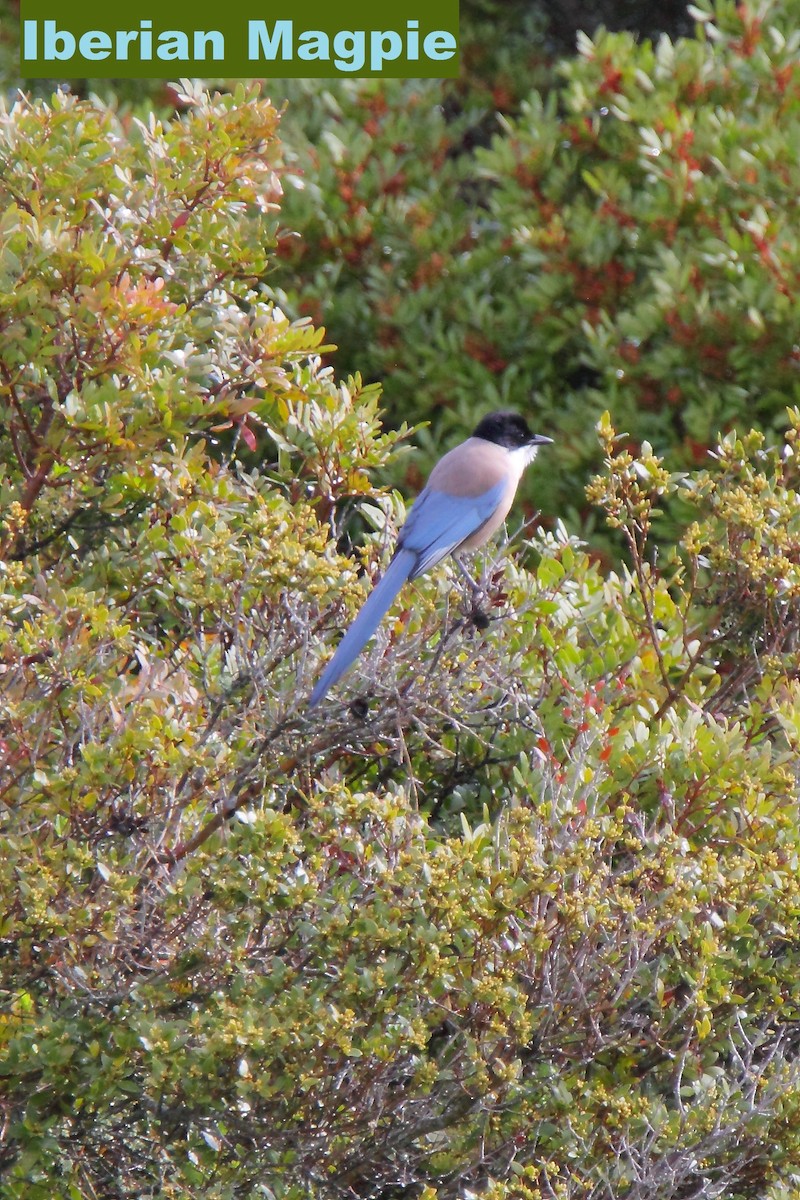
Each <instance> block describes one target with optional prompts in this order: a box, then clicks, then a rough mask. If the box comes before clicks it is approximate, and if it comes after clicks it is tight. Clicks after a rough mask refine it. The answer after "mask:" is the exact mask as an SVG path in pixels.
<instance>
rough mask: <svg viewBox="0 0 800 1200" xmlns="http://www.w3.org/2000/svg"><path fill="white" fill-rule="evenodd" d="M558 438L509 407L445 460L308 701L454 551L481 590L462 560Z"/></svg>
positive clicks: (492, 528) (321, 693) (498, 520)
mask: <svg viewBox="0 0 800 1200" xmlns="http://www.w3.org/2000/svg"><path fill="white" fill-rule="evenodd" d="M552 441H553V439H552V438H549V437H544V435H542V434H538V433H531V430H530V429H529V427H528V424H527V422H526V420H525V418H524V417H522V416H521V415H520V414H519V413H517V412H513V411H511V410H509V409H502V410H500V411H498V412H491V413H489V414H488V415H487V416H485V417H483V418H482V420H481V421H479V422H478V425H477V426H476V428H475V430H474V431H473V433H472V435H471V437H468V438H467V439H466V441H464V442H461V444H460V445H458V446H456V447H455V448H454V449H452V450H450V451H449V452H448V453H447V454H445V455H444V456H443V457H442V458H440V459H439V461H438V463H437V464H436V466H435V467H434V468H433V470H432V471H431V474H430V477H429V479H428V482H427V484H426V485H425V487H424V488H423V490H422V491H421V492H420V494H419V496H418V497H417V499H416V500H415V502H414V504H413V506H412V508H411V511H410V513H409V515H408V518H407V519H406V522H405V524H404V525H403V526H402V528H401V530H400V533H399V535H398V538H397V545H396V547H395V551H394V554H393V555H392V558H391V560H390V562H389V565H388V566H387V568H386V570H385V572H384V573H383V576H382V577H381V579H380V580H379V581H378V583H376V585H375V587H374V588H373V589H372V591H371V592H370V594H369V596H368V597H367V599H366V600H365V602H364V604H363V606H362V608H361V611H360V612H359V614H358V616H357V617H356V618H355V620H354V621H353V623H352V624H351V626H350V628H349V629H348V630H347V633H346V634H345V635H344V637H343V638H342V640H341V641H340V643H339V645H338V647H337V649H336V652H335V654H334V656H333V658H332V659H331V660H330V662H329V663H328V665H327V666H326V668H325V670H324V671H323V672H322V674H321V675H320V677H319V679H318V681H317V683H316V684H315V686H314V689H313V691H312V692H311V695H310V696H309V699H308V707H309V708H314V707H315V706H316V705H317V704H319V703H320V701H321V700H323V699H324V698H325V696H326V695H327V694H328V692H329V691H330V689H331V688H332V687H333V686H334V685H335V684H336V683H337V682H338V681H339V680H340V679H341V677H342V676H343V675H344V673H345V671H347V670H348V669H349V668H350V667H351V666H352V665H353V663H354V662H355V660H356V659H357V658H358V656H359V654H360V653H361V651H362V650H363V649H364V646H365V645H366V644H367V642H368V641H369V640H370V638H371V637H372V635H373V634H374V633H375V631H376V630H377V628H378V626H379V625H380V623H381V621H382V620H383V618H384V616H385V615H386V613H387V611H388V609H389V608H390V607H391V604H392V601H393V600H394V598H395V596H396V595H397V594H398V592H399V591H400V589H401V587H402V586H403V584H404V583H406V582H408V581H409V580H411V579H416V578H417V576H419V575H422V573H423V572H424V571H429V570H430V569H431V567H434V566H436V564H437V563H439V562H441V561H442V559H443V558H446V557H447V555H448V554H452V555H453V557H454V559H455V562H456V565H457V566H458V568H459V570H460V571H461V573H462V574H463V575H464V576H465V577H466V578H467V580H468V581H469V583H470V586H471V587H472V588H473V591H475V592H478V591H480V588H479V587H478V585H477V584H476V583H475V582H474V581H473V580H472V578H471V576H470V575H469V572H468V571H467V569H466V567H465V566H464V564H463V563H462V562H461V560H460V558H459V554H460V553H461V551H464V550H474V549H476V548H477V547H478V546H482V545H483V544H484V542H486V541H488V539H489V538H490V537H491V536H492V534H493V533H495V532H496V531H497V530H498V529H499V528H500V526H501V525H502V523H503V521H504V520H505V519H506V516H507V515H508V512H509V510H510V508H511V505H512V503H513V501H514V496H515V495H516V491H517V486H518V484H519V481H520V479H521V478H522V474H523V471H524V470H525V468H526V467H527V466H528V465H529V464H530V463H532V462H533V460H534V459H535V458H536V455H537V453H538V451H539V447H540V446H544V445H551V444H552Z"/></svg>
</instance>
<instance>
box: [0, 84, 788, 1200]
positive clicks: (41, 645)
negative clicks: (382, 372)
mask: <svg viewBox="0 0 800 1200" xmlns="http://www.w3.org/2000/svg"><path fill="white" fill-rule="evenodd" d="M185 103H186V112H185V114H184V115H183V116H182V117H180V118H176V119H173V120H169V121H165V122H164V124H163V125H161V124H159V123H158V122H157V121H155V120H153V122H152V123H151V124H150V125H147V124H143V125H142V124H137V123H136V122H130V123H128V122H124V121H121V120H120V119H119V118H117V117H116V116H115V115H114V114H113V113H112V112H110V111H108V110H107V109H106V108H104V107H103V106H102V105H99V104H96V103H78V102H77V101H75V100H74V99H69V98H64V97H61V98H59V99H57V100H56V101H54V102H53V104H52V105H45V104H43V103H36V104H28V103H25V102H20V103H19V104H17V105H16V106H15V107H14V108H13V109H12V110H11V111H10V112H6V113H4V114H3V117H2V121H0V146H1V147H2V154H3V159H4V168H5V169H4V171H3V173H2V176H0V267H1V268H2V270H3V272H4V276H3V289H2V292H3V302H2V320H3V338H2V341H1V342H0V402H1V403H2V418H1V419H2V422H3V428H4V437H3V439H2V441H0V448H1V449H2V470H3V475H2V489H3V490H2V501H3V513H4V517H3V520H4V524H3V535H2V537H3V540H2V547H1V549H2V560H1V561H0V568H1V570H2V575H1V576H0V578H1V579H2V589H1V590H0V614H1V616H0V621H1V623H0V671H2V676H0V678H2V688H0V752H2V755H3V764H4V769H3V776H2V783H1V784H0V788H1V790H0V796H1V797H2V808H0V894H2V895H3V897H4V905H3V909H2V912H0V951H1V952H2V964H3V969H2V975H0V1077H2V1087H1V1088H0V1095H1V1096H2V1100H1V1103H2V1111H3V1123H2V1133H1V1134H0V1137H1V1138H2V1142H0V1156H1V1158H0V1161H1V1162H2V1167H3V1170H4V1178H3V1191H4V1195H7V1196H8V1197H9V1198H10V1200H14V1198H19V1200H35V1198H36V1197H42V1198H43V1200H45V1198H46V1200H51V1198H52V1197H62V1196H63V1197H68V1198H70V1200H83V1198H86V1200H88V1198H89V1197H95V1196H98V1195H102V1196H105V1197H108V1198H112V1197H113V1198H117V1197H119V1198H122V1197H134V1196H135V1197H159V1198H161V1197H175V1198H176V1200H177V1198H178V1197H180V1198H181V1200H183V1198H184V1197H186V1196H187V1195H191V1196H197V1197H203V1198H204V1200H212V1198H215V1200H222V1198H226V1200H227V1198H230V1200H233V1198H234V1197H242V1196H248V1197H249V1196H265V1197H273V1196H274V1197H282V1198H284V1200H300V1198H301V1197H303V1198H305V1197H316V1198H318V1200H334V1198H338V1197H341V1198H342V1200H344V1197H350V1198H352V1197H353V1196H361V1197H372V1198H374V1200H378V1198H379V1197H380V1198H382V1200H388V1198H389V1197H390V1196H397V1195H398V1194H403V1195H405V1196H408V1197H419V1198H420V1200H423V1198H424V1200H435V1197H440V1198H441V1200H447V1198H452V1200H456V1198H457V1197H458V1198H461V1197H467V1196H470V1195H475V1194H480V1195H483V1196H486V1197H493V1198H494V1200H517V1198H521V1200H539V1198H541V1197H552V1196H554V1195H555V1196H558V1197H565V1198H574V1200H579V1198H580V1200H585V1198H587V1197H594V1198H596V1200H599V1198H600V1197H611V1196H627V1197H631V1198H632V1197H642V1198H643V1197H645V1196H653V1195H657V1196H658V1197H659V1198H660V1200H662V1198H663V1200H679V1198H680V1200H685V1198H686V1197H690V1196H695V1197H700V1196H702V1197H711V1196H724V1197H726V1198H728V1200H756V1198H758V1200H783V1198H784V1197H786V1196H789V1195H791V1194H792V1190H793V1189H796V1163H797V1161H798V1151H799V1149H800V1147H798V1129H799V1128H800V1125H799V1124H798V1115H799V1114H798V1101H799V1100H800V1086H799V1084H798V1076H797V1065H796V1064H797V1044H796V1023H797V1009H798V999H800V997H798V978H799V977H800V976H799V974H798V950H797V947H798V944H800V938H799V937H798V925H796V922H800V885H798V876H797V861H798V854H799V853H800V844H799V838H800V835H798V828H797V821H796V812H797V802H798V795H797V791H798V778H797V771H796V761H797V753H798V748H800V747H799V746H798V741H799V739H800V716H799V715H798V714H800V687H799V685H798V667H799V666H800V662H799V661H798V650H797V646H798V632H799V630H800V606H799V605H798V594H799V593H800V579H798V577H797V572H798V566H797V564H798V563H799V562H800V521H799V520H798V516H797V513H798V506H797V494H798V484H799V483H800V480H798V474H797V473H798V465H797V463H798V460H797V457H796V454H795V450H796V446H797V435H798V430H799V429H800V417H799V416H798V413H797V412H796V411H791V412H790V413H789V418H788V423H789V429H788V433H787V436H786V440H785V442H784V443H782V444H779V445H776V446H773V445H771V444H769V443H768V442H765V440H764V438H763V437H762V435H760V434H758V433H753V434H750V435H748V436H747V437H745V438H738V439H737V438H736V437H735V436H733V435H728V436H727V437H726V438H725V439H724V440H723V441H722V442H721V443H720V445H719V446H718V447H717V449H716V452H715V453H716V457H715V458H714V459H713V460H710V461H709V464H708V466H707V467H706V468H705V469H703V470H697V471H693V472H690V473H687V474H685V475H684V474H680V473H670V472H668V471H667V470H666V468H665V466H664V463H663V461H662V460H661V459H660V458H659V457H658V456H656V455H655V454H654V453H653V451H652V450H651V448H650V447H649V446H647V445H643V446H642V447H641V451H640V452H639V453H636V454H634V453H632V452H631V449H630V448H629V447H628V446H627V444H626V441H625V439H624V438H622V439H620V438H619V437H617V435H616V434H615V432H614V430H613V429H612V427H611V423H610V420H609V419H602V420H601V421H600V422H599V433H600V446H601V454H602V455H603V456H604V463H605V465H604V468H603V470H602V472H601V473H600V474H599V475H598V477H597V478H596V479H595V480H594V481H593V483H592V485H591V489H590V497H591V500H592V502H593V503H594V504H596V505H598V506H599V507H600V511H604V512H605V514H606V517H607V519H608V520H609V522H610V523H611V524H612V526H613V528H614V529H615V531H616V535H617V536H619V537H622V538H623V540H624V541H625V543H626V546H627V551H628V559H629V566H628V567H625V568H620V569H619V570H618V571H617V572H616V573H605V574H604V573H603V572H601V570H600V569H599V567H598V565H597V563H596V562H595V561H593V560H592V559H591V558H590V556H589V555H588V553H587V551H586V549H585V548H584V547H583V546H582V545H581V544H580V543H579V542H577V540H576V539H575V537H574V536H571V535H569V534H568V533H567V531H566V529H565V527H564V526H563V525H562V524H555V525H554V527H553V529H552V530H550V531H549V532H540V533H538V534H537V535H536V536H535V538H534V539H533V540H532V544H531V545H530V546H529V547H528V553H527V554H526V556H525V560H524V562H523V560H522V558H521V557H519V556H517V555H515V554H514V553H513V552H509V550H508V548H507V547H505V546H501V547H500V548H499V549H498V548H494V549H491V550H490V551H488V552H487V554H486V555H485V556H484V559H483V563H482V565H483V568H484V572H485V578H486V580H487V590H488V602H487V615H488V618H489V620H488V625H487V627H486V628H479V627H478V625H480V626H483V625H486V624H487V623H486V622H479V623H478V624H477V625H476V623H475V621H474V619H473V616H472V614H471V611H470V606H469V605H465V604H464V601H463V599H462V598H461V597H460V596H459V594H458V591H457V588H456V586H455V584H456V580H455V578H454V572H452V571H451V570H450V569H449V568H448V567H443V568H441V569H439V570H437V571H436V572H434V573H433V574H432V575H431V576H430V577H428V578H425V579H423V580H421V581H420V582H419V583H417V584H415V585H414V586H413V587H409V588H408V589H406V591H404V593H403V595H402V598H401V602H400V603H399V604H398V605H397V606H396V608H395V610H394V612H393V614H392V615H391V616H390V618H389V619H387V621H386V622H385V624H384V627H383V629H382V631H381V633H380V635H379V637H378V638H377V639H376V644H375V645H374V646H373V647H371V648H370V649H369V650H368V652H367V653H366V654H365V655H364V657H363V659H362V660H361V663H360V664H359V668H358V670H357V671H355V672H353V674H352V675H351V676H350V677H349V678H348V680H347V681H345V682H344V683H343V684H342V687H341V688H340V689H339V690H338V691H337V693H336V695H335V696H334V697H333V698H332V699H331V700H330V701H329V702H327V703H326V705H325V707H324V708H323V709H322V710H316V711H315V712H314V714H313V717H309V716H308V715H307V713H306V710H305V708H304V699H305V697H306V696H307V694H308V690H309V688H310V685H311V682H312V680H313V679H314V678H315V677H316V674H317V672H318V670H319V669H320V666H321V664H322V662H323V660H324V659H325V658H326V656H327V655H328V654H329V653H330V650H331V648H332V643H333V641H334V639H335V634H336V630H337V628H338V627H341V625H342V624H343V623H344V622H346V621H347V620H348V619H349V617H350V616H351V615H352V614H353V613H354V612H355V611H356V609H357V607H358V605H359V604H360V603H361V601H362V599H363V596H364V594H365V592H366V589H367V587H368V579H367V578H366V576H368V575H371V574H372V573H373V572H375V571H376V570H377V569H379V566H380V562H381V560H382V558H383V554H384V549H385V545H386V542H387V541H388V540H390V538H391V535H392V533H393V529H394V527H395V526H396V525H397V523H399V521H401V520H402V517H403V507H404V506H403V501H402V499H401V497H400V496H399V495H398V494H396V493H389V492H387V491H386V490H381V489H380V488H378V487H377V486H375V485H373V484H372V483H371V482H370V479H369V474H368V473H369V472H375V473H376V474H377V475H383V474H385V472H386V470H387V464H388V461H389V458H390V456H391V455H392V453H393V452H394V450H395V449H396V446H397V442H398V435H396V434H392V433H382V432H381V430H380V426H379V421H378V391H377V389H376V388H375V387H372V388H365V387H363V385H362V384H361V382H360V380H359V379H358V378H357V377H353V378H351V379H350V380H348V381H347V382H346V383H338V384H337V383H336V381H335V379H334V377H333V373H332V371H331V370H330V368H328V367H325V366H323V365H322V363H321V361H320V358H319V354H320V353H321V343H322V340H323V334H322V331H321V330H319V329H315V328H314V327H312V326H311V325H310V324H308V323H303V324H299V325H298V324H291V323H290V322H289V321H287V319H286V318H285V317H284V316H283V315H282V313H281V312H280V311H278V310H276V309H275V308H274V307H273V306H272V304H271V303H270V301H269V300H268V298H266V297H265V295H264V293H263V292H262V291H260V290H259V287H260V285H259V280H260V279H261V278H262V277H263V276H264V274H265V272H268V271H269V270H270V268H271V266H272V263H273V262H274V255H275V246H276V242H275V236H276V235H275V223H276V216H275V212H274V209H275V205H276V204H277V203H278V202H279V185H280V180H281V170H282V168H281V165H280V161H279V156H278V147H277V142H276V138H275V129H276V114H275V111H274V109H273V108H272V107H271V106H270V105H269V104H268V103H266V102H264V101H263V100H260V99H259V98H258V96H257V95H256V94H255V93H251V94H248V93H246V92H245V91H243V90H242V91H240V92H239V93H238V94H237V95H234V96H228V97H222V98H220V97H216V98H213V99H210V98H209V97H207V96H205V95H204V94H203V93H202V92H200V91H197V92H196V93H195V94H194V95H191V96H187V100H186V102H185ZM365 350H366V347H365ZM266 430H269V434H270V437H269V439H267V437H266V436H265V431H266ZM254 443H255V445H256V446H258V445H259V444H260V446H261V448H262V450H263V451H264V461H263V462H262V463H260V464H259V466H258V467H257V468H253V467H252V466H249V467H245V466H243V465H242V462H241V461H240V458H239V457H238V455H239V454H240V452H242V451H244V450H245V449H246V450H247V451H248V457H250V456H251V455H252V446H253V444H254ZM269 447H274V448H275V449H273V450H270V449H269ZM250 461H251V462H252V458H250ZM542 474H543V475H544V474H546V473H545V472H542ZM665 504H672V505H673V511H674V512H676V513H677V512H688V513H690V514H691V516H690V517H687V518H686V521H685V529H684V530H683V532H682V535H681V538H680V539H679V542H678V545H677V547H676V549H675V550H674V552H670V550H669V548H668V547H658V549H659V551H660V553H659V556H658V562H659V570H658V571H657V570H656V568H655V566H654V565H653V564H654V560H655V557H656V549H657V547H656V545H655V543H654V539H653V528H654V521H655V520H657V519H658V513H657V508H658V507H659V506H661V505H665ZM354 511H356V512H358V514H359V515H360V516H361V518H362V519H363V522H364V524H365V525H366V526H367V527H368V529H369V532H368V533H367V534H366V536H365V537H364V539H363V545H362V548H361V551H360V562H356V561H355V560H354V559H353V557H351V556H349V555H343V554H342V553H341V552H340V551H339V549H337V545H338V543H339V541H340V539H339V538H338V537H333V536H331V532H332V531H333V533H334V534H336V535H338V534H340V533H342V532H343V531H344V527H345V526H346V525H347V523H348V521H349V518H350V516H351V515H352V514H353V512H354ZM526 563H527V565H525V564H526ZM359 567H360V568H361V570H360V571H359ZM353 700H356V701H358V703H355V704H353V703H351V702H352V701H353Z"/></svg>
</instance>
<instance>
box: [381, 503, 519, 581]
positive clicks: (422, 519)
mask: <svg viewBox="0 0 800 1200" xmlns="http://www.w3.org/2000/svg"><path fill="white" fill-rule="evenodd" d="M506 486H507V484H506V481H505V480H504V479H503V480H500V482H499V483H497V484H495V486H494V487H492V488H489V490H488V491H486V492H483V493H482V494H481V495H480V496H451V495H450V494H449V493H448V492H439V491H435V490H434V489H433V488H430V487H426V488H425V489H424V490H423V491H422V492H420V494H419V496H418V497H417V499H416V500H415V502H414V505H413V507H412V509H411V512H410V513H409V515H408V519H407V521H406V523H405V525H404V526H403V528H402V529H401V530H400V536H399V538H398V541H397V545H398V549H400V548H401V547H402V549H403V550H410V551H412V552H413V553H414V554H415V555H416V558H417V561H416V563H415V564H414V569H413V570H412V572H411V574H410V575H409V579H416V578H417V576H418V575H421V574H422V573H423V571H427V570H429V568H430V567H433V566H435V565H436V563H438V562H441V560H442V559H443V558H445V557H446V556H447V555H448V554H450V553H451V552H452V551H453V550H457V549H458V547H459V546H460V545H461V543H462V542H463V541H464V540H465V539H466V538H468V537H470V535H471V534H473V533H475V532H476V531H477V530H478V529H480V527H481V525H483V524H485V522H486V521H488V520H489V518H490V517H491V515H492V513H494V512H495V510H496V509H497V506H498V504H500V502H501V500H502V498H503V494H504V492H505V490H506Z"/></svg>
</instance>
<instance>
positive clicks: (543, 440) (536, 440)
mask: <svg viewBox="0 0 800 1200" xmlns="http://www.w3.org/2000/svg"><path fill="white" fill-rule="evenodd" d="M552 444H553V439H552V438H549V437H545V436H544V434H543V433H534V435H533V437H532V438H531V440H530V442H529V443H528V445H530V446H552Z"/></svg>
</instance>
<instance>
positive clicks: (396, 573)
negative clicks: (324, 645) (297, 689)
mask: <svg viewBox="0 0 800 1200" xmlns="http://www.w3.org/2000/svg"><path fill="white" fill-rule="evenodd" d="M416 561H417V555H416V554H415V553H414V552H413V551H412V550H398V551H397V553H396V554H395V556H394V558H393V559H392V561H391V562H390V563H389V566H388V567H387V568H386V570H385V572H384V574H383V578H382V579H381V580H380V581H379V582H378V583H377V584H376V585H375V587H374V588H373V590H372V591H371V592H370V594H369V596H368V597H367V599H366V601H365V603H364V607H363V608H362V609H361V612H360V613H359V614H358V616H357V617H356V619H355V621H353V624H352V625H351V626H350V628H349V629H348V631H347V633H346V634H345V635H344V637H343V638H342V640H341V641H340V642H339V645H338V646H337V648H336V653H335V654H334V656H333V658H332V659H331V661H330V662H329V663H328V665H327V667H326V668H325V670H324V671H323V672H322V674H321V675H320V677H319V679H318V680H317V682H316V685H315V687H314V690H313V692H312V693H311V695H310V696H309V698H308V707H309V708H313V707H314V705H315V704H319V702H320V700H322V699H324V697H325V696H326V695H327V694H328V692H329V691H330V689H331V688H332V687H333V685H334V684H335V683H336V682H337V680H339V679H341V677H342V675H344V673H345V671H346V670H347V668H348V667H349V666H351V665H352V663H353V662H354V661H355V659H356V658H357V657H358V655H359V654H360V653H361V651H362V649H363V648H364V646H366V644H367V642H368V641H369V639H370V638H371V637H372V635H373V633H374V632H375V630H376V629H377V628H378V626H379V625H380V623H381V621H382V620H383V618H384V616H385V615H386V612H387V611H388V609H389V607H390V606H391V603H392V601H393V600H394V598H395V596H396V595H397V593H398V592H399V591H400V588H401V587H402V586H403V584H404V583H405V581H406V580H407V579H408V577H409V575H410V574H411V572H412V571H413V569H414V564H415V563H416Z"/></svg>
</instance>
